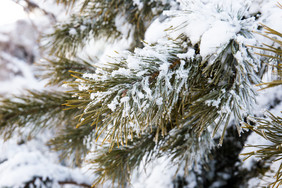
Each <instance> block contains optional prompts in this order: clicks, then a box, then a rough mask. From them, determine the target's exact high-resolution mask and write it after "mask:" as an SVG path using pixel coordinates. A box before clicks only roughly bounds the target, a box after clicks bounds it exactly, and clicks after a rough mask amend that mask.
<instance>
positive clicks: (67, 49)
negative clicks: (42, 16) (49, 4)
mask: <svg viewBox="0 0 282 188" xmlns="http://www.w3.org/2000/svg"><path fill="white" fill-rule="evenodd" d="M66 3H68V1H67V2H66ZM156 7H157V8H156ZM152 8H156V9H155V10H154V11H153V9H152ZM167 8H169V3H168V2H166V3H162V2H159V1H149V0H143V7H142V9H139V8H138V7H137V6H136V5H135V4H134V2H133V1H128V0H126V1H121V0H110V1H101V0H95V1H92V2H91V3H88V1H86V2H85V4H84V5H83V10H82V12H81V13H79V14H74V15H72V17H71V19H70V20H69V22H68V23H64V24H61V25H57V26H56V27H55V31H54V33H53V34H51V35H48V36H47V37H48V38H49V39H52V41H51V42H49V43H48V44H47V48H50V53H51V54H55V55H59V56H64V55H66V54H67V55H70V56H72V55H74V54H75V53H76V52H77V50H78V49H80V48H83V47H84V45H85V44H86V43H87V42H88V41H89V40H90V39H93V38H102V37H103V38H105V39H106V40H118V39H120V38H121V37H122V36H121V33H120V31H119V28H117V27H116V25H118V24H117V23H116V22H117V20H123V19H125V20H124V23H121V24H123V25H124V24H126V23H128V24H130V25H131V27H132V28H131V29H129V30H128V31H127V33H126V34H124V35H125V36H123V37H125V38H128V37H130V35H131V34H132V33H133V37H134V41H133V42H136V44H132V46H140V45H142V43H141V41H142V40H143V39H144V33H145V31H146V29H147V27H148V25H149V23H150V22H151V21H152V20H153V18H154V17H156V16H158V15H160V14H161V13H162V11H163V10H164V9H167ZM123 17H125V18H123Z"/></svg>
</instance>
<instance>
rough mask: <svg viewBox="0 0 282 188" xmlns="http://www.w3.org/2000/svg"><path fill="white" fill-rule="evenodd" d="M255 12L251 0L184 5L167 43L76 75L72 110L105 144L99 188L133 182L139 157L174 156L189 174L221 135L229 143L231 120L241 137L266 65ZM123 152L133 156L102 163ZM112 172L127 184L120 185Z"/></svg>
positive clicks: (171, 15) (171, 14)
mask: <svg viewBox="0 0 282 188" xmlns="http://www.w3.org/2000/svg"><path fill="white" fill-rule="evenodd" d="M249 6H251V3H250V1H237V2H234V1H221V0H217V1H180V10H177V11H175V10H174V11H167V12H165V15H167V16H168V18H167V19H166V20H165V21H164V22H163V24H166V25H168V26H170V27H169V28H168V29H167V30H166V37H162V38H160V39H159V40H158V41H157V42H156V43H153V44H148V43H146V42H145V43H144V47H143V48H136V49H135V50H134V52H133V53H132V52H120V53H118V54H117V55H116V56H115V57H113V58H112V59H110V60H109V62H99V65H96V66H97V69H96V71H95V73H87V72H85V73H82V74H75V75H73V76H74V77H75V78H77V79H76V81H74V82H70V83H69V86H71V87H73V88H74V92H73V96H74V97H75V98H77V100H70V101H68V102H67V104H66V105H67V106H70V107H74V106H77V107H78V108H80V109H84V111H83V113H82V114H81V115H79V116H77V119H78V120H79V123H78V124H77V127H80V126H85V124H88V123H89V122H90V123H91V126H94V127H95V133H94V134H95V135H96V140H97V143H99V144H102V148H101V150H98V151H97V152H99V151H100V152H101V154H100V155H99V154H97V156H96V159H94V160H93V161H95V162H96V163H98V164H96V165H98V166H99V168H98V169H100V171H101V174H102V176H101V179H99V178H98V179H99V181H98V182H100V181H102V180H105V179H107V178H106V177H108V178H110V179H111V178H114V179H115V178H117V180H119V182H121V183H122V182H123V181H126V180H127V179H128V178H129V177H130V172H132V170H133V168H135V167H138V164H140V161H141V160H142V157H141V158H138V160H137V159H135V157H136V156H135V155H137V154H138V156H139V157H140V156H143V157H145V156H147V158H148V157H149V158H150V157H153V156H155V157H159V156H161V155H167V156H170V157H171V159H172V160H173V161H174V162H175V163H177V164H179V165H180V164H182V163H185V164H186V166H187V167H188V168H190V167H191V166H192V165H193V164H194V163H195V162H196V161H197V160H199V157H198V156H200V157H204V155H205V154H206V153H207V152H208V151H209V150H210V148H211V147H212V145H213V142H212V139H211V136H214V135H216V134H217V132H219V130H221V131H220V133H221V139H220V143H219V144H221V143H222V141H223V138H224V133H225V129H226V127H227V126H228V123H229V122H230V120H231V119H233V120H234V122H235V124H236V125H237V127H238V132H239V133H240V131H241V128H240V122H241V121H243V118H244V117H245V116H247V115H248V114H251V111H252V106H253V104H254V102H255V101H254V96H255V91H254V89H253V86H252V85H253V84H256V83H258V82H259V81H260V78H259V77H258V72H257V71H258V70H260V62H261V61H260V60H259V59H257V57H255V56H254V53H253V49H251V48H249V47H247V45H255V44H256V40H255V38H254V37H253V35H252V33H251V31H252V30H253V29H254V28H256V27H257V23H256V22H255V17H254V16H252V15H250V14H248V8H249ZM153 24H154V23H153ZM175 133H178V134H175ZM139 140H141V141H143V144H144V143H147V142H146V141H149V142H148V143H147V144H148V145H149V143H151V144H153V143H152V142H154V144H153V145H154V147H149V148H150V151H146V149H144V153H143V152H142V151H139V150H141V149H140V148H139V147H135V146H136V145H135V144H137V143H138V142H139ZM180 140H181V141H180ZM195 140H196V142H195ZM203 142H205V143H206V144H201V143H203ZM191 143H193V144H191ZM137 145H138V144H137ZM188 145H189V147H187V146H188ZM171 146H173V148H172V147H171ZM142 147H143V148H146V147H145V146H142ZM133 148H134V149H133ZM181 148H182V149H181ZM184 148H185V149H184ZM132 150H133V151H135V150H136V151H139V152H136V153H135V152H132ZM118 152H120V153H123V154H124V153H125V154H126V157H125V158H126V160H124V162H122V161H119V162H117V161H115V160H113V159H112V160H111V162H109V163H107V164H105V163H104V162H103V157H105V156H107V157H112V158H113V155H119V154H117V153H118ZM146 152H147V153H146ZM148 152H149V153H148ZM140 153H142V155H141V154H140ZM196 156H197V157H196ZM131 159H132V160H131ZM196 159H197V160H196ZM128 163H129V164H128ZM130 164H131V165H130ZM107 165H109V166H107ZM101 166H102V167H101ZM110 166H111V167H114V166H115V167H116V168H121V171H123V173H125V172H127V173H128V177H127V176H126V175H125V176H126V177H122V178H121V179H119V178H120V176H118V175H117V174H116V173H115V172H109V167H110ZM101 169H103V170H101ZM122 169H123V170H122ZM98 171H99V170H98ZM125 174H126V173H125ZM113 181H114V180H113Z"/></svg>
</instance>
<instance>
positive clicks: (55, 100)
mask: <svg viewBox="0 0 282 188" xmlns="http://www.w3.org/2000/svg"><path fill="white" fill-rule="evenodd" d="M70 97H71V96H70V94H65V93H61V92H50V91H42V92H38V91H28V95H25V96H14V98H11V99H2V100H1V101H0V103H1V108H0V130H1V134H2V135H3V136H4V138H5V139H8V138H10V137H11V136H12V134H13V132H14V130H15V129H16V128H17V127H27V126H29V127H31V128H32V131H31V132H33V131H38V130H41V129H43V128H48V127H51V126H55V125H61V124H63V123H64V122H65V121H67V119H68V118H67V117H68V116H69V115H71V114H75V113H76V111H71V110H70V111H63V106H62V103H63V102H64V101H66V100H67V99H69V98H70ZM55 122H56V123H55Z"/></svg>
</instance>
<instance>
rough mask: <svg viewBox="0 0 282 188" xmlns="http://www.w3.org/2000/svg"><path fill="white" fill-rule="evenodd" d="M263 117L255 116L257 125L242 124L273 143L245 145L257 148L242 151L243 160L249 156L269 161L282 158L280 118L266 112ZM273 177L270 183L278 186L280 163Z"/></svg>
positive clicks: (279, 183) (280, 182) (281, 126)
mask: <svg viewBox="0 0 282 188" xmlns="http://www.w3.org/2000/svg"><path fill="white" fill-rule="evenodd" d="M267 117H268V118H269V119H265V118H255V119H254V120H255V121H256V123H257V126H255V127H253V126H251V125H249V124H246V123H245V124H244V125H245V127H246V128H248V129H250V130H252V131H254V132H255V133H257V134H258V135H260V136H261V137H263V138H265V139H266V140H269V141H270V142H272V143H273V144H271V145H247V146H246V147H255V148H257V150H255V151H252V152H249V153H243V154H242V155H244V156H246V158H245V160H246V159H247V158H249V157H251V156H256V157H258V158H261V159H263V160H266V159H271V161H279V160H280V161H281V159H282V147H281V146H282V118H281V117H279V116H275V115H273V114H271V113H270V112H268V115H267ZM274 178H275V179H276V180H275V182H273V183H271V184H270V185H271V186H272V187H277V188H278V187H279V186H280V185H281V184H282V163H281V165H280V167H279V169H278V170H277V172H276V174H275V176H274Z"/></svg>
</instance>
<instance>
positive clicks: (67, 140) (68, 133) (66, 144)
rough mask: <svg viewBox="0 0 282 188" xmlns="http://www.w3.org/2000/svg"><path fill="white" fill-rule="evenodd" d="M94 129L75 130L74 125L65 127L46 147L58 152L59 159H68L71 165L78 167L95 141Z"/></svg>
mask: <svg viewBox="0 0 282 188" xmlns="http://www.w3.org/2000/svg"><path fill="white" fill-rule="evenodd" d="M94 135H95V127H92V126H90V125H88V126H82V127H79V128H75V124H71V125H67V126H65V127H63V128H62V129H61V130H60V131H58V133H57V135H56V136H55V137H54V138H52V139H51V140H50V141H49V142H48V145H49V146H50V147H51V149H52V150H55V151H58V152H60V158H61V159H65V158H70V159H71V160H72V162H73V164H75V165H77V166H80V165H81V164H82V162H83V160H84V157H85V156H86V155H87V154H88V151H89V150H90V148H91V144H93V143H94V141H95V137H94Z"/></svg>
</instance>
